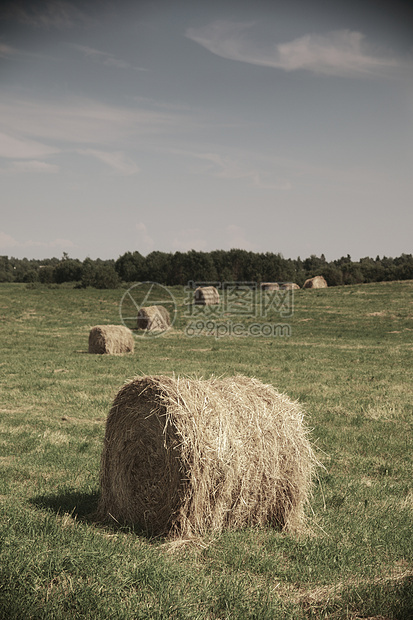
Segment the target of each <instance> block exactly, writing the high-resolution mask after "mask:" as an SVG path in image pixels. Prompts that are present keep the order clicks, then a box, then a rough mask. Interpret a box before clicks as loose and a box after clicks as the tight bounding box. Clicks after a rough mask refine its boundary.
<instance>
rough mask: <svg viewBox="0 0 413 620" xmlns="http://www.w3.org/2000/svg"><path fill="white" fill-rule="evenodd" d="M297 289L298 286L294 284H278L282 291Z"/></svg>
mask: <svg viewBox="0 0 413 620" xmlns="http://www.w3.org/2000/svg"><path fill="white" fill-rule="evenodd" d="M299 288H300V287H299V285H298V284H296V283H295V282H282V283H281V284H280V289H282V290H284V291H295V290H297V289H299Z"/></svg>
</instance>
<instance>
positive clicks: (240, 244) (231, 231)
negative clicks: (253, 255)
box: [226, 224, 256, 251]
mask: <svg viewBox="0 0 413 620" xmlns="http://www.w3.org/2000/svg"><path fill="white" fill-rule="evenodd" d="M226 238H227V246H228V249H231V248H242V249H244V250H250V251H253V250H256V246H255V245H254V244H253V243H251V242H250V241H249V240H248V239H247V236H246V232H245V230H244V229H243V228H242V227H241V226H238V224H229V226H227V227H226Z"/></svg>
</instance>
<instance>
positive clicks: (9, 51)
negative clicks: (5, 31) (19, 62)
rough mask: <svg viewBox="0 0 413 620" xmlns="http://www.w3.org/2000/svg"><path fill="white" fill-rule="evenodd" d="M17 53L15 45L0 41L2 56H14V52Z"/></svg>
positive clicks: (0, 55)
mask: <svg viewBox="0 0 413 620" xmlns="http://www.w3.org/2000/svg"><path fill="white" fill-rule="evenodd" d="M17 53H18V50H17V49H16V48H15V47H11V45H7V44H6V43H1V42H0V58H9V57H10V56H14V54H17Z"/></svg>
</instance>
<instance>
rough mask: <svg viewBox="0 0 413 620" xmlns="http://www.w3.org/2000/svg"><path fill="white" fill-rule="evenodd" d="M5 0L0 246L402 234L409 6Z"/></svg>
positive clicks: (406, 230)
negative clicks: (8, 0) (10, 0)
mask: <svg viewBox="0 0 413 620" xmlns="http://www.w3.org/2000/svg"><path fill="white" fill-rule="evenodd" d="M409 4H410V3H404V2H399V1H398V0H391V1H389V2H380V1H377V0H376V1H374V2H373V1H369V0H358V1H355V0H348V1H346V2H342V1H337V0H330V1H329V2H325V1H321V0H320V1H317V0H316V1H312V0H289V1H288V2H287V1H285V0H272V1H270V0H266V1H260V0H256V1H254V2H251V0H249V1H248V2H246V1H238V2H236V1H235V0H232V1H226V0H221V1H220V2H216V1H215V0H204V1H200V0H198V1H197V0H187V1H185V0H177V1H171V0H169V1H168V0H152V1H149V0H148V1H139V0H135V1H132V0H129V1H126V0H125V1H124V0H118V1H116V2H115V1H109V0H107V1H106V0H101V1H99V0H94V1H90V0H89V1H88V0H83V1H82V2H78V1H64V0H43V1H38V0H20V1H19V0H13V1H12V2H4V1H3V2H2V3H1V4H0V254H1V255H8V256H14V257H17V258H23V257H27V258H37V259H42V258H50V257H54V256H56V257H61V256H62V255H63V252H65V253H67V254H68V255H69V256H70V257H72V258H79V259H81V260H83V259H84V258H86V257H87V256H89V257H91V258H93V259H96V258H101V259H117V258H118V257H119V256H120V255H122V254H124V253H125V252H127V251H131V252H133V251H139V252H140V253H141V254H143V255H147V254H148V253H150V252H152V251H154V250H160V251H163V252H176V251H181V252H186V251H189V250H191V249H194V250H199V251H206V252H208V251H211V250H215V249H222V250H229V249H231V248H241V249H245V250H249V251H253V252H274V253H281V254H282V255H283V256H284V257H285V258H297V257H298V256H300V257H301V258H306V257H308V256H310V255H311V254H316V255H317V256H320V255H321V254H322V253H323V254H324V255H325V256H326V258H327V260H329V261H330V260H334V259H337V258H340V257H341V256H347V254H350V256H351V257H352V259H353V260H359V259H360V258H362V257H365V256H371V257H372V258H375V257H376V256H377V255H379V256H383V255H385V256H392V257H396V256H399V255H400V254H402V253H408V254H410V253H412V251H413V248H412V230H413V208H412V206H413V205H412V198H413V174H412V172H413V11H412V10H411V9H410V8H409Z"/></svg>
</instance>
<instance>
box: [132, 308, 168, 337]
mask: <svg viewBox="0 0 413 620" xmlns="http://www.w3.org/2000/svg"><path fill="white" fill-rule="evenodd" d="M170 326H171V317H170V316H169V312H168V310H167V309H166V308H165V307H164V306H147V307H146V308H140V309H139V312H138V320H137V328H138V329H146V330H147V331H166V330H167V329H169V328H170Z"/></svg>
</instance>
